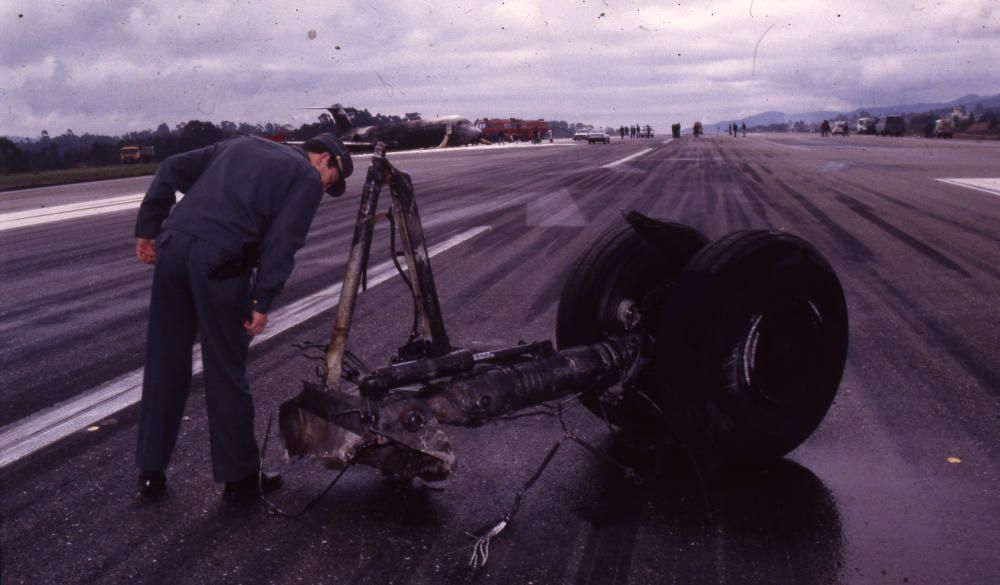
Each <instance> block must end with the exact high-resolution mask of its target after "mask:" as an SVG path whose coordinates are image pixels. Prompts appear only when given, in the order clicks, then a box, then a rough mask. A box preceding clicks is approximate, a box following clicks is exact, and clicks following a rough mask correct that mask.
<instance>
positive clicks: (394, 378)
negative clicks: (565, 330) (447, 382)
mask: <svg viewBox="0 0 1000 585" xmlns="http://www.w3.org/2000/svg"><path fill="white" fill-rule="evenodd" d="M554 351H555V350H554V349H553V348H552V342H550V341H544V342H538V343H532V344H526V345H519V346H516V347H508V348H503V349H497V350H492V351H481V352H476V353H473V351H472V350H468V349H460V350H457V351H453V352H451V353H448V354H445V355H443V356H441V357H433V358H424V359H418V360H411V361H407V362H401V363H397V364H393V365H391V366H385V367H383V368H378V369H376V370H375V371H373V372H372V373H371V374H369V375H367V376H364V377H363V378H361V380H360V381H359V387H360V389H361V394H362V396H366V397H369V398H376V397H378V396H380V395H383V394H384V393H385V392H387V391H388V390H390V389H392V388H397V387H399V386H404V385H407V384H413V383H417V382H425V383H428V382H431V381H433V380H436V379H439V378H444V377H446V376H454V375H456V374H461V373H465V372H471V371H472V369H473V367H475V365H476V364H480V363H485V362H493V363H497V362H505V361H509V360H516V359H523V358H524V357H525V356H530V355H534V354H539V353H545V354H547V353H553V352H554Z"/></svg>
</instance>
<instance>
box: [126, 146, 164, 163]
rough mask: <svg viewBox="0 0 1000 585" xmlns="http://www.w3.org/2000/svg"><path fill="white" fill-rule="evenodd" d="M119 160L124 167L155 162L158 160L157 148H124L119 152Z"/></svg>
mask: <svg viewBox="0 0 1000 585" xmlns="http://www.w3.org/2000/svg"><path fill="white" fill-rule="evenodd" d="M118 160H119V161H121V163H122V164H123V165H130V164H139V163H144V162H153V161H154V160H156V147H154V146H134V145H132V146H123V147H122V149H121V150H120V151H119V152H118Z"/></svg>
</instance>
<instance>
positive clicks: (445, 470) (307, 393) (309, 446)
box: [278, 383, 455, 481]
mask: <svg viewBox="0 0 1000 585" xmlns="http://www.w3.org/2000/svg"><path fill="white" fill-rule="evenodd" d="M278 423H279V428H280V431H281V436H282V438H283V440H284V444H285V450H286V452H287V454H288V456H289V457H302V456H304V455H312V456H314V457H316V458H317V459H319V460H320V461H322V462H323V463H324V464H325V465H326V466H327V467H330V468H332V469H344V468H345V467H347V466H348V465H351V464H354V463H361V464H364V465H368V466H371V467H375V468H377V469H380V470H381V471H382V472H383V473H384V474H386V475H389V476H393V477H400V478H413V477H419V478H421V479H424V480H427V481H436V480H442V479H445V478H446V477H447V476H448V474H450V473H451V472H452V471H454V469H455V453H454V450H453V449H452V447H451V443H450V442H449V441H448V437H447V436H445V434H444V433H443V432H442V431H441V430H440V428H438V425H437V422H436V421H435V420H434V418H433V416H432V414H431V413H430V411H429V410H428V409H427V408H426V407H425V406H423V405H420V404H400V405H398V406H396V407H392V406H391V405H390V406H389V407H383V408H379V407H376V406H374V405H371V404H370V403H369V402H368V401H367V400H365V399H362V398H360V397H358V396H351V395H348V394H344V393H340V394H330V393H328V392H324V391H322V390H321V389H320V388H319V387H318V386H316V385H313V384H308V383H306V384H304V388H303V390H302V392H301V393H300V394H299V395H298V396H296V397H295V398H293V399H292V400H289V401H287V402H285V403H284V404H282V405H281V409H280V411H279V414H278Z"/></svg>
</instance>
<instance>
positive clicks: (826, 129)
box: [819, 120, 830, 136]
mask: <svg viewBox="0 0 1000 585" xmlns="http://www.w3.org/2000/svg"><path fill="white" fill-rule="evenodd" d="M819 132H820V136H826V135H827V134H829V133H830V122H829V121H827V120H823V123H822V124H820V125H819Z"/></svg>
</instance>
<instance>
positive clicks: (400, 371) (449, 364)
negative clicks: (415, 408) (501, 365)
mask: <svg viewBox="0 0 1000 585" xmlns="http://www.w3.org/2000/svg"><path fill="white" fill-rule="evenodd" d="M475 365H476V362H475V354H473V353H472V352H471V351H469V350H467V349H460V350H458V351H453V352H451V353H449V354H446V355H443V356H441V357H436V358H426V359H421V360H413V361H408V362H403V363H399V364H394V365H391V366H386V367H383V368H377V369H376V370H375V371H374V372H372V373H371V374H369V375H368V376H365V377H364V378H362V379H361V381H360V384H359V386H360V388H361V394H362V395H364V396H377V395H379V394H382V393H384V392H386V391H387V390H389V389H390V388H393V387H395V386H402V385H405V384H412V383H414V382H420V381H428V380H433V379H435V378H441V377H443V376H451V375H454V374H458V373H461V372H467V371H470V370H472V368H473V366H475Z"/></svg>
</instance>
